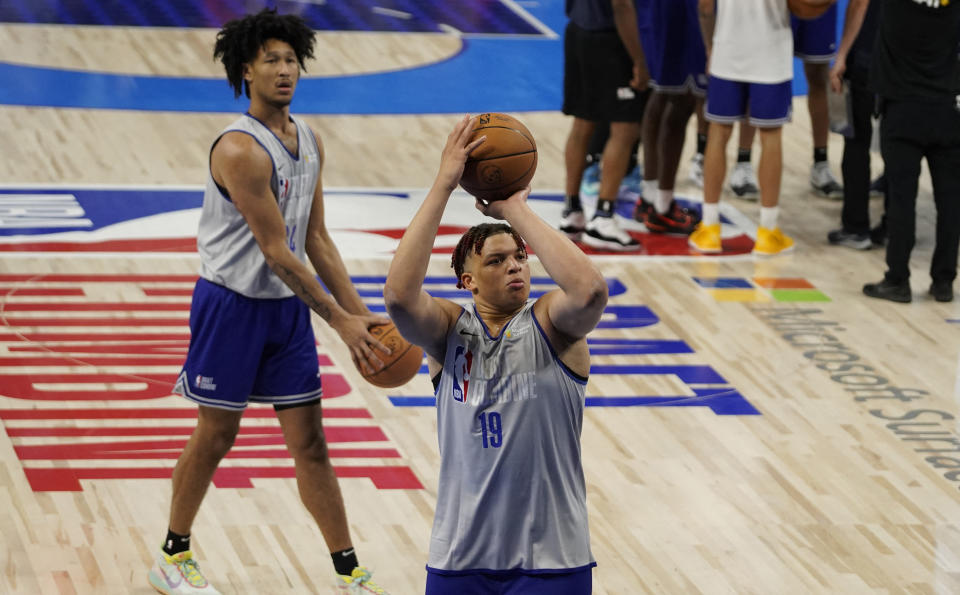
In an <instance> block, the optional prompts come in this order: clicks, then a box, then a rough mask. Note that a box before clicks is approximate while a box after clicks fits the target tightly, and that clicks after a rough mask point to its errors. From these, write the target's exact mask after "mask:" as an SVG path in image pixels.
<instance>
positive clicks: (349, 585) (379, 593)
mask: <svg viewBox="0 0 960 595" xmlns="http://www.w3.org/2000/svg"><path fill="white" fill-rule="evenodd" d="M372 576H373V573H372V572H371V571H370V570H368V569H366V568H364V567H363V566H357V567H356V568H354V569H353V572H352V573H351V574H350V575H349V576H347V575H345V574H341V575H339V576H338V577H337V588H338V589H339V590H340V591H345V592H348V593H373V594H374V595H390V594H389V593H387V590H386V589H384V588H383V587H381V586H380V585H378V584H377V583H375V582H373V579H372V578H371V577H372Z"/></svg>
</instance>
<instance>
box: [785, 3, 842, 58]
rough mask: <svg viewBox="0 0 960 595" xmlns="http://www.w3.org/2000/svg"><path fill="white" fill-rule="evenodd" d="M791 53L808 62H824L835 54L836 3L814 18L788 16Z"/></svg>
mask: <svg viewBox="0 0 960 595" xmlns="http://www.w3.org/2000/svg"><path fill="white" fill-rule="evenodd" d="M790 26H791V27H792V28H793V55H794V56H796V57H798V58H800V59H801V60H803V61H804V62H807V63H810V64H825V63H828V62H830V61H831V60H833V58H834V56H836V55H837V5H836V4H831V5H830V8H828V9H827V12H825V13H823V14H822V15H820V16H818V17H817V18H815V19H810V20H804V19H798V18H797V17H795V16H792V15H791V16H790Z"/></svg>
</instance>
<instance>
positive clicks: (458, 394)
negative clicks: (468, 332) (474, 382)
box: [453, 345, 473, 403]
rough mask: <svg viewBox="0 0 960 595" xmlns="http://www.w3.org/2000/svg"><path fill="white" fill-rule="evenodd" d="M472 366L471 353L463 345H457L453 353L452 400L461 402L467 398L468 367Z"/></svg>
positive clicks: (468, 383) (468, 384)
mask: <svg viewBox="0 0 960 595" xmlns="http://www.w3.org/2000/svg"><path fill="white" fill-rule="evenodd" d="M472 366H473V353H472V352H470V351H468V350H467V349H466V348H465V347H464V346H463V345H458V346H457V350H456V351H455V352H454V354H453V400H454V401H460V402H461V403H463V402H465V401H466V400H467V390H468V388H469V386H470V368H471V367H472Z"/></svg>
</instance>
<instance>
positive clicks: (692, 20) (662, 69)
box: [638, 0, 707, 97]
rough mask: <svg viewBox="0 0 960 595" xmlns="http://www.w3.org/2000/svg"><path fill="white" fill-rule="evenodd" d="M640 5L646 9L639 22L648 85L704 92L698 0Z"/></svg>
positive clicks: (648, 0)
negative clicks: (648, 72) (648, 77)
mask: <svg viewBox="0 0 960 595" xmlns="http://www.w3.org/2000/svg"><path fill="white" fill-rule="evenodd" d="M640 6H642V7H643V10H645V11H646V12H647V14H646V15H645V16H644V17H643V18H640V17H638V22H641V23H643V30H642V31H641V32H640V39H641V41H642V42H643V52H644V54H645V55H646V60H647V69H648V70H649V71H650V85H651V86H652V87H653V88H654V89H656V90H657V91H659V92H661V93H673V94H681V93H690V92H692V93H695V94H697V95H699V96H701V97H702V96H703V95H705V94H706V91H707V77H706V75H705V74H704V72H705V71H706V67H707V50H706V47H705V46H704V45H703V35H702V34H701V33H700V21H699V16H698V12H697V0H646V1H645V2H641V3H640V4H639V5H638V10H640V9H641V8H640ZM645 36H646V38H647V39H646V40H644V37H645Z"/></svg>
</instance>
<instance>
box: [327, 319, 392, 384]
mask: <svg viewBox="0 0 960 595" xmlns="http://www.w3.org/2000/svg"><path fill="white" fill-rule="evenodd" d="M389 322H390V319H389V318H386V317H384V316H375V315H373V314H369V315H362V316H361V315H356V314H350V315H348V316H347V317H346V318H345V319H344V320H343V322H341V323H339V324H337V325H336V326H334V330H335V331H337V334H338V335H340V338H341V339H342V340H343V342H344V343H346V345H347V347H349V348H350V357H351V358H353V364H354V365H355V366H356V367H357V368H358V369H361V370H363V371H364V372H366V373H367V374H373V373H374V372H377V371H379V370H380V369H381V368H383V365H384V364H383V360H381V359H380V358H379V357H377V351H379V352H380V353H383V354H384V355H390V349H389V348H388V347H386V346H385V345H383V344H382V343H381V342H380V341H379V340H377V338H376V337H374V336H373V335H372V334H370V331H369V328H370V327H371V326H373V325H375V324H385V323H389Z"/></svg>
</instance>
